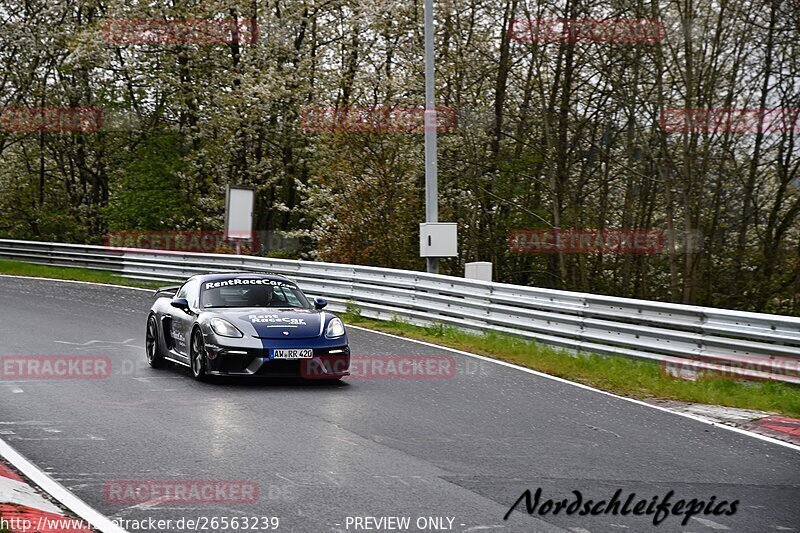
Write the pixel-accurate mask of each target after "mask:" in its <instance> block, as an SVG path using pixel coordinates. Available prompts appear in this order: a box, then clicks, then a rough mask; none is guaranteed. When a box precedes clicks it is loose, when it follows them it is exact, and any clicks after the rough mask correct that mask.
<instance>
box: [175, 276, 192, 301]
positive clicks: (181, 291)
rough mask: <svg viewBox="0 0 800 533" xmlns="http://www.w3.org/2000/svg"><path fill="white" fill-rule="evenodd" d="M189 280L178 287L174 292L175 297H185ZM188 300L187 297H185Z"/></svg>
mask: <svg viewBox="0 0 800 533" xmlns="http://www.w3.org/2000/svg"><path fill="white" fill-rule="evenodd" d="M190 283H191V281H187V282H186V283H184V284H183V287H181V288H180V289H178V292H177V293H176V294H175V298H186V293H187V291H188V290H189V284H190ZM186 299H187V300H188V298H186Z"/></svg>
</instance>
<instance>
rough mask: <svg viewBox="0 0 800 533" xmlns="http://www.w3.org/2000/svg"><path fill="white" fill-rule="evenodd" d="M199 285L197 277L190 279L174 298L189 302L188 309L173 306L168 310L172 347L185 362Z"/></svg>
mask: <svg viewBox="0 0 800 533" xmlns="http://www.w3.org/2000/svg"><path fill="white" fill-rule="evenodd" d="M199 287H200V283H199V282H198V280H197V279H190V280H189V281H187V282H186V283H184V284H183V287H181V288H180V290H178V293H177V294H176V295H175V298H185V299H186V300H187V301H188V302H189V310H188V311H184V310H182V309H178V308H177V307H173V308H172V309H171V312H170V320H169V322H170V328H171V331H170V333H171V335H172V348H173V350H174V352H175V355H176V356H177V357H178V358H179V359H181V360H184V361H186V362H188V361H189V346H190V345H191V334H192V326H193V325H194V321H195V318H196V317H197V309H198V293H199V292H200V291H199V290H198V289H199Z"/></svg>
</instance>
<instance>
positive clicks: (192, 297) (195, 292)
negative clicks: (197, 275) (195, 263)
mask: <svg viewBox="0 0 800 533" xmlns="http://www.w3.org/2000/svg"><path fill="white" fill-rule="evenodd" d="M186 285H189V287H187V289H186V294H187V296H186V299H187V300H189V307H191V308H192V309H199V308H200V290H199V288H200V283H198V281H197V280H196V279H193V280H192V281H190V282H189V283H187V284H186Z"/></svg>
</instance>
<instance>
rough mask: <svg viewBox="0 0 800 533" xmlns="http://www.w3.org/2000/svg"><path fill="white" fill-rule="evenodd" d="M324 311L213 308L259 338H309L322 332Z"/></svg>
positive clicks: (217, 314) (247, 333)
mask: <svg viewBox="0 0 800 533" xmlns="http://www.w3.org/2000/svg"><path fill="white" fill-rule="evenodd" d="M325 314H326V313H325V312H324V311H317V310H312V309H300V308H297V309H284V308H275V307H267V308H265V307H254V308H242V307H239V308H235V309H218V310H214V315H215V316H219V317H221V318H224V319H225V320H227V321H228V322H230V323H231V324H233V325H234V326H236V327H237V328H239V330H240V331H241V332H242V333H244V334H245V335H247V336H252V337H257V338H259V339H310V338H315V337H319V336H320V335H321V334H322V327H323V325H324V322H325Z"/></svg>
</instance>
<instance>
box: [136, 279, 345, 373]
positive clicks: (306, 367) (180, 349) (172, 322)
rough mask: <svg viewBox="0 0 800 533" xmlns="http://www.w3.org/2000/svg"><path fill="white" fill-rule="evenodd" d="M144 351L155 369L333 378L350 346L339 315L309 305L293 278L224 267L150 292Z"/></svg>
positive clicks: (315, 304)
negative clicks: (226, 270)
mask: <svg viewBox="0 0 800 533" xmlns="http://www.w3.org/2000/svg"><path fill="white" fill-rule="evenodd" d="M156 296H157V299H156V301H155V303H154V304H153V306H152V308H151V309H150V313H149V315H148V317H147V330H146V336H145V350H146V353H147V361H148V363H149V364H150V366H152V367H154V368H158V367H161V366H163V365H164V364H165V362H167V361H170V362H172V363H177V364H179V365H183V366H187V367H189V368H190V369H191V374H192V376H193V377H194V378H195V379H196V380H199V381H203V380H205V379H207V378H208V377H209V376H264V377H270V376H274V377H303V378H308V379H340V378H342V377H344V376H347V375H349V367H350V347H349V345H348V342H347V332H346V331H345V328H344V324H343V323H342V320H341V319H340V318H339V317H337V316H336V315H334V314H333V313H330V312H327V311H324V307H325V306H326V305H327V302H326V301H325V300H324V299H322V298H315V299H314V301H313V302H309V300H308V298H306V296H305V295H304V294H303V291H301V290H300V288H299V287H298V286H297V284H296V283H294V282H293V281H292V280H290V279H289V278H287V277H285V276H281V275H276V274H260V273H259V274H256V273H248V272H231V273H218V274H203V275H196V276H192V277H190V278H189V279H187V280H186V282H185V283H184V284H183V285H180V286H176V287H165V288H163V289H159V290H158V291H156Z"/></svg>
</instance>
